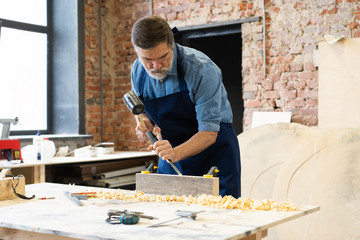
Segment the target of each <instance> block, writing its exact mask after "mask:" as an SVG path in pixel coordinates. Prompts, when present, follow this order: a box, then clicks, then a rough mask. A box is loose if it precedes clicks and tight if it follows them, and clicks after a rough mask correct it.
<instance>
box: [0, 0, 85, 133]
mask: <svg viewBox="0 0 360 240" xmlns="http://www.w3.org/2000/svg"><path fill="white" fill-rule="evenodd" d="M46 3H47V10H46V11H47V25H46V26H41V25H36V24H29V23H24V22H18V21H13V20H7V19H1V18H0V37H1V27H9V28H13V29H19V30H25V31H32V32H39V33H45V34H47V50H48V51H47V116H46V118H47V129H46V130H41V131H40V134H85V41H84V40H85V33H84V25H85V12H84V2H83V1H82V0H77V1H72V0H71V1H52V0H47V1H46ZM69 9H75V10H74V12H72V13H70V14H72V15H71V20H68V19H67V18H66V17H65V16H64V17H63V19H61V20H59V19H60V18H61V17H62V13H66V14H68V12H69V11H68V10H69ZM62 11H63V12H62ZM66 14H65V15H66ZM75 15H76V16H75ZM59 16H60V17H59ZM66 21H72V22H66ZM68 25H70V26H71V27H73V28H76V32H74V33H73V34H72V36H71V37H72V39H71V41H72V42H71V44H70V45H72V46H71V47H72V49H71V50H74V49H75V51H76V53H75V54H74V53H73V51H68V52H69V54H73V55H72V56H70V58H71V59H74V58H76V59H74V60H73V62H69V63H65V64H66V65H65V67H66V69H67V71H68V72H70V74H71V75H72V78H71V79H70V80H69V79H67V77H66V76H58V75H59V74H56V73H57V72H60V70H59V69H62V68H63V67H64V65H62V66H59V63H58V62H57V58H59V56H57V55H59V52H64V51H59V50H58V49H57V48H59V47H57V46H54V45H55V44H54V43H55V42H56V43H59V40H58V39H61V38H62V36H60V35H61V31H62V30H61V28H62V26H64V27H63V28H64V29H63V33H66V32H67V29H66V27H68ZM58 30H60V31H58ZM54 31H56V34H57V36H58V39H56V38H54ZM75 41H76V42H75ZM64 44H65V47H66V43H62V42H60V45H61V47H64ZM62 50H63V49H62ZM65 52H66V51H65ZM60 57H63V56H60ZM60 75H61V74H60ZM62 75H64V74H62ZM54 81H56V83H54ZM59 85H61V86H64V87H63V88H62V89H57V86H59ZM73 87H74V88H76V89H75V91H72V92H73V95H74V94H77V95H78V96H76V97H74V98H76V99H74V100H72V102H71V103H70V104H71V105H73V106H74V107H73V109H71V111H69V113H68V112H66V109H65V107H62V108H61V109H60V113H58V109H57V106H58V104H59V103H60V104H61V102H63V101H66V100H67V95H66V94H67V92H70V91H71V90H73V89H72V88H73ZM62 91H63V92H65V94H63V92H62ZM64 95H65V96H64ZM64 105H65V104H64ZM64 115H65V118H64V119H62V118H61V117H63V116H64ZM67 129H69V131H68V130H67ZM36 133H37V130H21V131H10V136H19V135H35V134H36Z"/></svg>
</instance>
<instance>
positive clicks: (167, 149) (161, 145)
mask: <svg viewBox="0 0 360 240" xmlns="http://www.w3.org/2000/svg"><path fill="white" fill-rule="evenodd" d="M148 150H149V151H152V150H154V151H155V153H156V154H157V155H158V156H159V157H161V158H162V159H164V160H171V161H172V162H177V161H179V160H180V159H178V158H177V155H176V152H175V150H174V148H173V147H172V146H171V144H170V142H169V141H168V140H159V141H157V142H156V143H154V144H153V145H150V146H149V147H148Z"/></svg>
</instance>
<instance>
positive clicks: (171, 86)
mask: <svg viewBox="0 0 360 240" xmlns="http://www.w3.org/2000/svg"><path fill="white" fill-rule="evenodd" d="M178 51H179V55H180V56H179V63H180V64H181V67H182V71H183V76H184V78H185V82H186V85H187V88H188V90H189V96H190V99H191V101H192V102H193V103H194V104H195V110H196V118H197V121H198V125H199V129H198V130H199V131H219V130H220V122H225V123H231V122H232V111H231V106H230V103H229V101H228V99H227V92H226V90H225V87H224V85H223V83H222V74H221V70H220V69H219V67H218V66H216V64H215V63H214V62H213V61H211V59H210V58H209V57H207V56H206V55H205V54H203V53H202V52H200V51H197V50H195V49H192V48H188V47H183V46H180V45H178ZM173 53H174V54H173V58H174V59H173V65H172V67H171V70H170V72H169V73H168V75H167V76H166V78H164V79H163V80H161V81H160V80H157V79H154V78H152V77H150V76H149V75H148V74H146V77H145V80H144V88H143V97H144V99H145V100H149V99H154V98H159V97H164V96H167V95H170V94H173V93H176V92H179V91H180V87H179V78H178V73H177V60H176V59H177V57H178V56H177V52H176V48H175V47H174V52H173ZM142 67H143V66H142V63H141V62H140V60H139V58H138V59H136V60H135V62H134V65H133V67H132V70H131V83H132V91H133V92H134V93H136V95H138V96H139V95H140V94H139V89H138V86H139V81H140V80H141V76H140V73H141V69H142Z"/></svg>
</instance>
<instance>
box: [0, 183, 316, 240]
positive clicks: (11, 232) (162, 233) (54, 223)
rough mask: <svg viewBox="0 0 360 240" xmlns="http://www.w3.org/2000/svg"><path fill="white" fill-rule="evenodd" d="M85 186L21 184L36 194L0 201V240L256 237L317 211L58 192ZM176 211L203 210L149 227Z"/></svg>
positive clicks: (80, 188) (75, 189)
mask: <svg viewBox="0 0 360 240" xmlns="http://www.w3.org/2000/svg"><path fill="white" fill-rule="evenodd" d="M86 190H88V191H89V190H90V191H93V190H96V189H95V188H92V187H83V186H76V185H65V184H54V183H39V184H31V185H26V195H27V196H30V195H33V194H35V195H36V198H34V199H32V200H22V199H13V200H6V201H0V213H1V218H0V239H29V238H31V237H32V238H33V239H40V240H41V239H98V240H100V239H102V240H104V239H156V240H161V239H247V240H249V239H262V237H263V236H266V234H267V229H268V228H270V227H274V226H276V225H278V224H281V223H284V222H287V221H290V220H292V219H296V218H299V217H302V216H305V215H308V214H310V213H313V212H316V211H318V210H319V207H316V206H302V207H301V210H299V211H289V212H279V211H256V210H249V211H243V210H239V209H216V208H212V207H207V206H202V205H197V204H191V205H186V204H184V203H168V202H124V201H121V200H106V199H98V198H93V199H88V200H82V202H83V203H84V205H83V206H79V205H77V204H75V203H74V202H73V201H71V200H70V199H69V198H67V197H66V195H65V194H64V192H65V191H70V192H81V191H86ZM103 190H104V189H103ZM107 190H109V191H111V190H114V189H107ZM39 197H55V199H48V200H39V199H38V198H39ZM109 209H114V210H125V209H126V210H128V211H140V212H143V213H144V214H146V215H150V216H153V217H156V218H157V219H155V220H150V219H145V218H140V221H139V223H137V224H134V225H124V224H109V223H107V222H106V221H105V219H106V218H107V211H108V210H109ZM176 210H189V211H196V212H198V211H203V212H200V213H198V214H197V218H196V219H195V220H192V219H190V218H180V219H178V220H176V221H172V222H168V223H166V224H164V225H162V226H160V227H157V228H151V227H149V226H150V225H153V224H156V223H160V222H163V221H165V220H169V219H173V218H175V217H177V216H176V215H175V211H176Z"/></svg>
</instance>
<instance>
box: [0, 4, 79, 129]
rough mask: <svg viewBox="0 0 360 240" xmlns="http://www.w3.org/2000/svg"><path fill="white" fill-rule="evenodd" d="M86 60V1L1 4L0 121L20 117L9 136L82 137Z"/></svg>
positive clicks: (12, 126)
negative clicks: (48, 135)
mask: <svg viewBox="0 0 360 240" xmlns="http://www.w3.org/2000/svg"><path fill="white" fill-rule="evenodd" d="M84 61H85V60H84V1H82V0H59V1H53V0H0V87H1V90H2V91H1V93H0V105H1V110H0V119H11V118H15V117H18V118H19V123H18V124H17V125H15V126H14V125H11V128H10V130H11V132H10V135H12V136H14V135H29V134H35V133H36V132H37V131H38V130H40V131H41V133H42V134H83V133H85V111H84V109H85V97H84V95H85V93H84V91H85V90H84ZM0 128H1V126H0Z"/></svg>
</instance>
